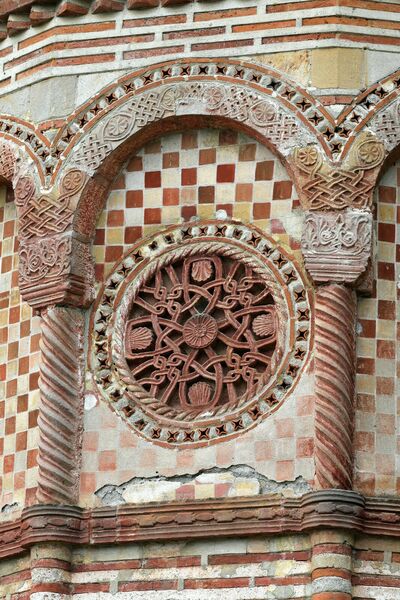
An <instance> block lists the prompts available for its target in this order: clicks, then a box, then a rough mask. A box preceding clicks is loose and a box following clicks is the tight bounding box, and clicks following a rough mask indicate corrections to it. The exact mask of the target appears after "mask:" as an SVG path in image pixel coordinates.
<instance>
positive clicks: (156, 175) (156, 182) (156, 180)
mask: <svg viewBox="0 0 400 600" xmlns="http://www.w3.org/2000/svg"><path fill="white" fill-rule="evenodd" d="M144 185H145V187H146V188H158V187H161V171H147V173H145V174H144Z"/></svg>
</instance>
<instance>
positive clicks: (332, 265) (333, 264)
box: [301, 209, 372, 284]
mask: <svg viewBox="0 0 400 600" xmlns="http://www.w3.org/2000/svg"><path fill="white" fill-rule="evenodd" d="M301 245H302V252H303V256H304V262H305V266H306V268H307V270H308V272H309V273H310V275H311V277H312V278H313V280H314V281H315V283H327V282H336V283H350V284H354V283H355V282H356V281H357V280H358V278H359V277H360V275H361V274H362V273H363V272H364V271H365V270H366V268H367V265H368V262H369V259H370V257H371V249H372V214H371V213H370V212H368V211H362V210H358V209H347V210H345V211H341V212H323V211H308V212H306V216H305V221H304V228H303V235H302V241H301Z"/></svg>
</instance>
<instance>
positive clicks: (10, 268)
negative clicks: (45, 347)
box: [0, 186, 40, 517]
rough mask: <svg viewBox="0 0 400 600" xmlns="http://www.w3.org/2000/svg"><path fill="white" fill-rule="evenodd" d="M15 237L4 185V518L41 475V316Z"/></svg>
mask: <svg viewBox="0 0 400 600" xmlns="http://www.w3.org/2000/svg"><path fill="white" fill-rule="evenodd" d="M16 234H17V222H16V212H15V205H14V202H13V197H12V193H11V192H10V191H9V190H7V188H6V187H5V186H1V187H0V272H1V276H0V471H1V472H2V479H1V489H0V517H1V515H2V514H3V515H5V516H6V515H7V512H8V508H10V507H11V506H12V505H14V504H16V503H17V504H18V506H20V507H22V506H24V504H27V503H29V502H30V501H31V500H33V497H34V494H35V485H36V471H37V467H36V456H37V428H36V420H37V414H38V369H39V338H40V333H39V317H33V316H32V311H31V309H30V307H29V306H28V305H27V304H25V303H21V300H20V296H19V291H18V283H17V278H18V272H17V269H18V255H17V252H16V250H17V238H16ZM15 508H17V507H15Z"/></svg>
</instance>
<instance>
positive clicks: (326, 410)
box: [315, 284, 356, 489]
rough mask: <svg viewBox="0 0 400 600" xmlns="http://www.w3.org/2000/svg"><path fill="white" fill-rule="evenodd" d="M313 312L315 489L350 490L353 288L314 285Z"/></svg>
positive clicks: (353, 380) (352, 395)
mask: <svg viewBox="0 0 400 600" xmlns="http://www.w3.org/2000/svg"><path fill="white" fill-rule="evenodd" d="M315 314H316V318H315V331H316V334H315V357H316V358H315V374H316V382H315V387H316V408H315V428H316V433H315V436H316V439H315V462H316V486H317V487H318V488H320V489H321V488H342V489H350V488H351V483H352V470H353V448H352V443H353V442H352V435H353V413H354V394H355V317H356V294H355V292H354V291H353V290H351V289H350V288H348V287H345V286H344V285H337V284H332V285H327V286H325V287H321V288H319V289H318V291H317V295H316V307H315Z"/></svg>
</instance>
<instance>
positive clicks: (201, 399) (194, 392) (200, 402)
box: [188, 381, 212, 406]
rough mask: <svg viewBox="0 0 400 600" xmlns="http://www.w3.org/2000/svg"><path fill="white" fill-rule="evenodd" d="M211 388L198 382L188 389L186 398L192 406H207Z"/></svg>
mask: <svg viewBox="0 0 400 600" xmlns="http://www.w3.org/2000/svg"><path fill="white" fill-rule="evenodd" d="M211 393H212V387H211V385H208V383H204V382H203V381H200V382H199V383H195V384H193V385H192V386H191V387H190V388H189V392H188V396H189V400H190V404H192V405H193V406H207V404H208V403H209V402H210V400H211Z"/></svg>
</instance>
